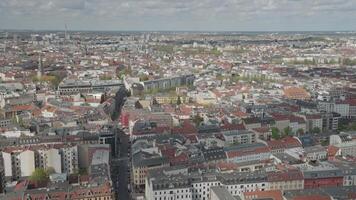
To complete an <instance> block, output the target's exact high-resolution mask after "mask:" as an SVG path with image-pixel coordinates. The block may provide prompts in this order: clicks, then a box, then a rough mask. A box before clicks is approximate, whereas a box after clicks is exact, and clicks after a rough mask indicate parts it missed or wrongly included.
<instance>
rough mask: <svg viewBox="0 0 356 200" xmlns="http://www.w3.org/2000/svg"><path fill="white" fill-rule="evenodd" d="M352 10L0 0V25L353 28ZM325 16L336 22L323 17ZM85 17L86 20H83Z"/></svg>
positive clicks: (148, 0) (301, 2)
mask: <svg viewBox="0 0 356 200" xmlns="http://www.w3.org/2000/svg"><path fill="white" fill-rule="evenodd" d="M353 11H356V1H353V0H0V25H2V26H5V27H7V26H9V25H12V26H15V25H16V24H18V25H19V26H20V25H21V24H22V23H21V20H24V21H26V22H30V24H28V25H27V26H31V21H29V20H30V19H42V20H43V21H42V25H41V26H48V25H49V24H51V23H53V22H58V21H60V20H61V19H65V20H66V21H69V23H72V24H74V26H77V27H78V28H85V29H96V27H94V26H96V25H95V24H98V25H97V26H98V27H99V28H101V27H102V26H103V27H102V28H105V29H110V27H114V28H120V27H123V28H124V29H130V28H132V27H134V26H135V25H143V28H144V29H149V28H150V27H152V28H155V26H157V25H155V24H154V23H159V24H161V26H159V27H161V28H162V29H167V28H169V27H174V24H179V25H180V27H176V28H177V29H187V28H190V27H191V28H194V26H195V25H201V27H200V28H202V29H209V27H210V26H215V27H221V28H222V29H223V28H224V27H232V28H233V27H246V28H249V27H250V28H251V29H259V27H261V28H266V27H264V26H265V25H266V26H267V24H268V25H269V26H270V28H271V29H283V28H284V27H286V26H292V25H291V24H290V23H289V20H290V21H293V23H296V25H297V26H300V27H302V26H303V24H307V25H308V26H311V25H312V24H311V22H315V23H316V24H315V25H316V26H318V25H319V24H320V25H319V26H323V27H320V28H324V29H325V28H328V27H327V26H329V27H330V28H333V27H335V29H339V28H342V27H340V26H341V24H342V23H344V26H345V28H346V27H347V26H351V27H352V26H353V28H354V29H355V28H356V27H355V25H352V22H351V21H352V20H353V19H354V18H355V17H356V14H355V13H356V12H355V13H354V12H353ZM330 15H332V17H334V19H333V20H331V21H336V22H337V23H336V24H327V23H325V22H323V18H325V20H328V17H330ZM1 18H3V20H1ZM310 18H311V19H310ZM85 19H87V20H89V19H90V20H91V21H88V22H86V23H84V24H83V23H82V22H83V21H85ZM9 20H10V21H9ZM11 21H13V22H14V23H11ZM164 22H166V23H169V22H171V24H168V25H165V24H164ZM341 22H342V23H341ZM32 24H33V26H35V28H36V27H38V26H39V25H38V24H39V22H35V21H33V22H32ZM77 24H79V25H77ZM104 26H105V27H104ZM184 26H185V27H186V28H184ZM324 26H325V27H324ZM19 28H21V27H19ZM26 28H27V27H26ZM50 28H51V27H50ZM198 28H199V27H198ZM287 28H288V27H287ZM137 29H140V28H137Z"/></svg>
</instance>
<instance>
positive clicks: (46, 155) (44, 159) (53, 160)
mask: <svg viewBox="0 0 356 200" xmlns="http://www.w3.org/2000/svg"><path fill="white" fill-rule="evenodd" d="M36 154H37V155H38V156H37V157H38V161H37V164H38V167H39V168H43V169H48V168H52V169H54V171H55V173H62V158H61V154H60V151H59V150H58V149H55V148H49V149H39V150H37V152H36Z"/></svg>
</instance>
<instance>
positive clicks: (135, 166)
mask: <svg viewBox="0 0 356 200" xmlns="http://www.w3.org/2000/svg"><path fill="white" fill-rule="evenodd" d="M166 166H169V161H168V160H167V159H166V158H164V157H162V156H161V155H160V154H154V153H153V154H151V153H148V152H143V151H139V152H137V153H134V154H133V155H132V169H131V173H132V182H133V184H134V186H135V187H136V188H142V187H143V186H144V185H145V178H146V175H147V171H148V170H151V169H156V168H162V167H166Z"/></svg>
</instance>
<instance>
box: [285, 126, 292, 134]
mask: <svg viewBox="0 0 356 200" xmlns="http://www.w3.org/2000/svg"><path fill="white" fill-rule="evenodd" d="M283 132H284V135H286V136H291V135H292V134H293V132H292V129H291V128H290V127H289V126H288V127H285V128H284V129H283Z"/></svg>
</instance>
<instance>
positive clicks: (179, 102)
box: [177, 96, 182, 106]
mask: <svg viewBox="0 0 356 200" xmlns="http://www.w3.org/2000/svg"><path fill="white" fill-rule="evenodd" d="M180 104H182V101H181V99H180V96H178V99H177V105H178V106H179V105H180Z"/></svg>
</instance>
